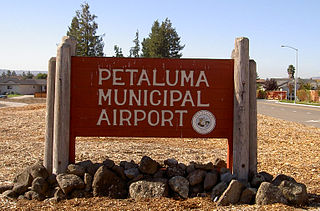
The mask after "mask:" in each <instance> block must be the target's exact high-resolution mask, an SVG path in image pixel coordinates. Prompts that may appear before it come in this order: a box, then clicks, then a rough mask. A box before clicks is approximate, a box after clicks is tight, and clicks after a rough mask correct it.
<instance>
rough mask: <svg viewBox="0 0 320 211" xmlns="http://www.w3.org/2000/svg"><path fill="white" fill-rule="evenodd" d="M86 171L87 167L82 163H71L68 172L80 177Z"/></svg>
mask: <svg viewBox="0 0 320 211" xmlns="http://www.w3.org/2000/svg"><path fill="white" fill-rule="evenodd" d="M85 172H86V169H85V168H84V167H83V166H81V165H76V164H69V165H68V167H67V173H69V174H74V175H77V176H79V177H83V175H84V173H85Z"/></svg>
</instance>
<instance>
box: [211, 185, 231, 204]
mask: <svg viewBox="0 0 320 211" xmlns="http://www.w3.org/2000/svg"><path fill="white" fill-rule="evenodd" d="M227 187H228V185H227V183H225V182H220V183H218V184H217V185H216V186H214V188H213V189H212V191H211V200H212V201H217V200H218V198H219V197H220V196H221V195H222V193H223V192H224V191H225V190H226V189H227Z"/></svg>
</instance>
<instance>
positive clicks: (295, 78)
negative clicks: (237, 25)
mask: <svg viewBox="0 0 320 211" xmlns="http://www.w3.org/2000/svg"><path fill="white" fill-rule="evenodd" d="M281 47H282V48H291V49H293V50H295V51H296V76H295V77H294V103H296V99H297V79H298V49H297V48H294V47H291V46H288V45H281Z"/></svg>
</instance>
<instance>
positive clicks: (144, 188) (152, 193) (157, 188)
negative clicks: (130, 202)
mask: <svg viewBox="0 0 320 211" xmlns="http://www.w3.org/2000/svg"><path fill="white" fill-rule="evenodd" d="M168 190H169V188H168V184H167V180H166V179H162V180H159V179H158V180H155V181H145V180H141V181H137V182H134V183H132V184H131V185H130V186H129V194H130V197H131V198H155V197H166V196H168Z"/></svg>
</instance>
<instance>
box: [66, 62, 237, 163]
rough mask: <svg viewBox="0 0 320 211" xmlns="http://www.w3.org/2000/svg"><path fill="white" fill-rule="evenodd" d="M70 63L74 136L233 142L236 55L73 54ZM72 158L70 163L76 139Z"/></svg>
mask: <svg viewBox="0 0 320 211" xmlns="http://www.w3.org/2000/svg"><path fill="white" fill-rule="evenodd" d="M71 64H72V65H71V103H70V115H71V116H70V134H71V140H74V137H77V136H117V137H119V136H120V137H181V138H186V137H188V138H191V137H192V138H195V137H197V138H227V139H228V140H229V143H230V141H232V133H233V132H232V131H233V96H234V88H233V87H234V83H233V68H234V67H233V60H232V59H147V58H106V57H101V58H97V57H95V58H90V57H72V62H71ZM229 147H230V144H229ZM229 151H230V150H229ZM231 154H232V151H231ZM230 156H231V155H230ZM70 158H71V162H72V161H73V160H74V142H73V141H72V142H71V143H70ZM72 158H73V159H72Z"/></svg>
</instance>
